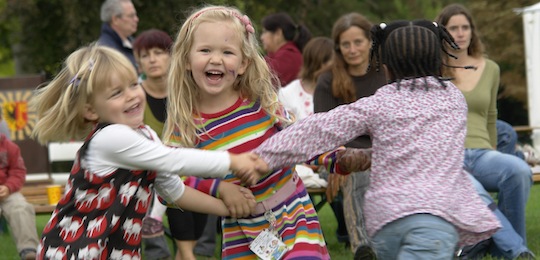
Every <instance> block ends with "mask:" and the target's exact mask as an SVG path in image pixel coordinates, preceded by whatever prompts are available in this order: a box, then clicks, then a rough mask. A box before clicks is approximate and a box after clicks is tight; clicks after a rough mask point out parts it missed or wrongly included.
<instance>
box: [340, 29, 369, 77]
mask: <svg viewBox="0 0 540 260" xmlns="http://www.w3.org/2000/svg"><path fill="white" fill-rule="evenodd" d="M370 48H371V41H370V40H369V39H368V38H367V37H366V33H365V32H364V30H362V29H360V28H359V27H356V26H352V27H351V28H349V29H347V30H346V31H344V32H343V33H341V35H340V36H339V50H340V52H341V54H342V55H343V59H344V60H345V62H346V63H347V65H349V66H350V67H361V66H367V65H368V63H369V50H370Z"/></svg>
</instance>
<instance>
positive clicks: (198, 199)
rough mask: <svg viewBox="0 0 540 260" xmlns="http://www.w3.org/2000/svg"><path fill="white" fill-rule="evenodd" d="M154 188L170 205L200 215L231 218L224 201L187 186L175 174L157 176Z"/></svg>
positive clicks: (164, 173) (168, 173)
mask: <svg viewBox="0 0 540 260" xmlns="http://www.w3.org/2000/svg"><path fill="white" fill-rule="evenodd" d="M154 188H155V189H156V191H157V193H158V194H159V196H161V197H162V198H163V199H165V201H167V202H168V203H173V204H175V205H176V206H178V207H180V208H182V209H186V210H190V211H195V212H200V213H206V214H214V215H218V216H229V210H228V209H227V206H225V203H223V201H221V200H219V199H216V198H214V197H212V196H210V195H208V194H206V193H203V192H200V191H198V190H195V189H193V188H191V187H189V186H185V185H184V182H183V181H182V179H181V178H180V177H179V176H178V175H176V174H173V173H170V172H162V173H159V174H158V175H157V176H156V179H155V181H154Z"/></svg>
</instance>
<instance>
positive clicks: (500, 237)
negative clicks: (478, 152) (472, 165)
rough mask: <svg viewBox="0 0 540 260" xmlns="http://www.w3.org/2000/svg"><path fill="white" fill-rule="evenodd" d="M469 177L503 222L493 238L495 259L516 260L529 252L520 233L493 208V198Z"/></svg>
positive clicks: (481, 196) (479, 193)
mask: <svg viewBox="0 0 540 260" xmlns="http://www.w3.org/2000/svg"><path fill="white" fill-rule="evenodd" d="M469 177H470V179H471V182H472V183H473V186H474V188H475V189H476V192H477V193H478V195H480V198H482V200H483V201H484V202H485V203H486V204H487V205H489V206H490V208H491V209H492V211H493V213H494V214H495V216H497V218H498V219H499V221H500V222H501V226H502V227H501V229H499V231H497V232H496V233H495V234H493V236H492V237H491V238H492V239H493V243H494V244H495V246H496V250H493V252H492V255H493V256H495V257H500V256H503V257H504V258H507V259H514V258H516V257H517V256H518V255H519V254H521V253H522V252H525V251H528V250H529V249H528V248H527V245H526V244H525V241H524V240H523V238H521V236H520V235H519V234H518V233H516V231H515V230H514V227H512V224H510V222H509V221H508V219H507V218H506V216H504V214H503V213H502V212H501V211H500V210H499V209H498V208H497V207H496V206H495V207H494V206H493V204H494V203H495V202H494V201H493V198H491V195H490V194H489V193H488V192H487V191H486V190H485V189H484V187H483V186H482V184H480V182H478V181H477V180H476V179H475V178H474V177H473V176H472V175H469Z"/></svg>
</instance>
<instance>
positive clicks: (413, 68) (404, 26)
mask: <svg viewBox="0 0 540 260" xmlns="http://www.w3.org/2000/svg"><path fill="white" fill-rule="evenodd" d="M371 36H372V40H373V44H372V46H371V51H370V65H369V67H368V70H369V69H370V68H371V66H372V61H373V59H374V58H375V66H376V69H377V70H379V66H380V64H379V63H380V62H382V63H383V64H385V65H386V67H387V69H388V72H389V74H390V75H389V76H390V81H397V83H398V88H399V82H400V81H401V80H403V79H411V78H414V79H415V78H420V77H423V78H424V83H425V86H426V88H427V82H426V81H425V77H427V76H433V77H436V78H437V79H438V80H439V82H441V84H442V85H443V86H446V85H445V84H444V82H443V81H445V80H448V79H443V78H442V77H441V75H442V68H441V67H442V65H443V62H442V58H441V51H443V52H444V53H446V54H448V55H450V56H453V55H451V54H449V53H448V51H447V50H446V49H445V47H444V44H442V41H446V42H448V43H449V45H450V46H451V47H452V48H454V49H458V48H459V47H458V46H457V44H456V43H455V42H454V39H453V38H452V36H451V35H450V34H449V33H448V31H446V29H445V28H444V27H443V26H440V25H438V24H437V23H433V22H431V21H428V20H414V21H404V20H399V21H394V22H392V23H390V24H388V25H386V24H384V23H382V24H379V25H374V26H373V27H372V28H371Z"/></svg>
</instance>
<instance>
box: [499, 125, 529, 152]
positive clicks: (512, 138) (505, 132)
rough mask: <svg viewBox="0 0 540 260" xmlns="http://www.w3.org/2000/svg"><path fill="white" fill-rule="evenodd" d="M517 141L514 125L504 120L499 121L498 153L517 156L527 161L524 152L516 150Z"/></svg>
mask: <svg viewBox="0 0 540 260" xmlns="http://www.w3.org/2000/svg"><path fill="white" fill-rule="evenodd" d="M517 140H518V136H517V133H516V130H514V128H513V127H512V125H510V124H508V123H506V122H504V121H502V120H497V151H499V152H501V153H506V154H511V155H515V156H517V157H519V158H520V159H522V160H525V155H524V154H523V152H522V151H517V150H516V144H517Z"/></svg>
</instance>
